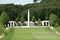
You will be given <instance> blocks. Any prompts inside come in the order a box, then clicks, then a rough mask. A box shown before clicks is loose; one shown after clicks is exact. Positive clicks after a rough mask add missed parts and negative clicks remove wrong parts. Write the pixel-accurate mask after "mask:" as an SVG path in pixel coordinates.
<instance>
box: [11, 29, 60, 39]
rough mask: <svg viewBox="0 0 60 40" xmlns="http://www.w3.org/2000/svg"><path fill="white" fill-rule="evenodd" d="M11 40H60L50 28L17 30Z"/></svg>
mask: <svg viewBox="0 0 60 40" xmlns="http://www.w3.org/2000/svg"><path fill="white" fill-rule="evenodd" d="M11 40H60V36H59V35H57V34H55V33H53V32H52V31H50V29H49V28H17V29H15V32H14V35H13V37H12V39H11Z"/></svg>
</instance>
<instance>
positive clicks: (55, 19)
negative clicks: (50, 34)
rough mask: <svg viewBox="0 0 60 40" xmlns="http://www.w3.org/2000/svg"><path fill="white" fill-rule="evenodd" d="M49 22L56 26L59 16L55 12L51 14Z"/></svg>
mask: <svg viewBox="0 0 60 40" xmlns="http://www.w3.org/2000/svg"><path fill="white" fill-rule="evenodd" d="M49 22H50V24H51V25H52V26H56V25H57V24H58V17H57V15H55V14H51V15H50V19H49Z"/></svg>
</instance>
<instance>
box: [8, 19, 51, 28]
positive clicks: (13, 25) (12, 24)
mask: <svg viewBox="0 0 60 40" xmlns="http://www.w3.org/2000/svg"><path fill="white" fill-rule="evenodd" d="M19 24H21V23H20V22H19ZM25 24H26V25H25V26H28V22H27V21H26V22H25ZM30 24H33V22H30ZM15 26H18V24H17V23H16V22H15V21H9V24H8V27H15ZM30 26H32V25H30ZM34 26H35V25H34ZM41 26H50V23H49V21H46V20H44V21H41Z"/></svg>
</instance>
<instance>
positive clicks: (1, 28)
mask: <svg viewBox="0 0 60 40" xmlns="http://www.w3.org/2000/svg"><path fill="white" fill-rule="evenodd" d="M4 30H5V29H4V26H3V24H1V23H0V34H1V33H4Z"/></svg>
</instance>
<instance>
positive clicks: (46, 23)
mask: <svg viewBox="0 0 60 40" xmlns="http://www.w3.org/2000/svg"><path fill="white" fill-rule="evenodd" d="M27 18H28V21H27V22H25V24H27V25H26V27H30V26H35V25H30V24H33V22H31V21H30V10H29V9H28V16H27ZM19 23H20V24H21V22H19ZM36 23H37V22H36ZM15 26H16V27H17V26H18V25H17V23H16V22H15V21H9V24H8V27H15ZM41 26H50V23H49V21H47V20H44V21H41Z"/></svg>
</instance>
